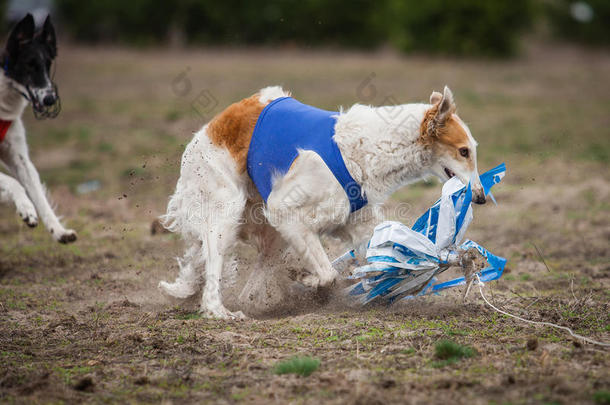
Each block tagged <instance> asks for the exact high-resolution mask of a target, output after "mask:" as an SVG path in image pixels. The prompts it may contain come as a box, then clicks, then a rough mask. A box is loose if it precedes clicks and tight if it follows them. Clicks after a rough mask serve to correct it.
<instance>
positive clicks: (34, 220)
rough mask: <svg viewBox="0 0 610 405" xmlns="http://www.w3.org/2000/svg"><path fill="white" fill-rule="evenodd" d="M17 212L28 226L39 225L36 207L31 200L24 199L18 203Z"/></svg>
mask: <svg viewBox="0 0 610 405" xmlns="http://www.w3.org/2000/svg"><path fill="white" fill-rule="evenodd" d="M17 213H19V216H20V217H21V219H22V220H23V222H25V224H26V225H27V226H29V227H30V228H34V227H35V226H36V225H38V215H37V214H36V209H35V208H34V205H32V203H31V202H30V201H29V200H26V201H23V202H21V203H20V204H18V205H17Z"/></svg>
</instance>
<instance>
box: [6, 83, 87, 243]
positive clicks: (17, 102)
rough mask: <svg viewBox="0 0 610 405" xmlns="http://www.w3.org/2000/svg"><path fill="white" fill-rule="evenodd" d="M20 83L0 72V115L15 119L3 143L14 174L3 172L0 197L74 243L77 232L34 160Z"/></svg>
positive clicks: (23, 215)
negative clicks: (61, 214)
mask: <svg viewBox="0 0 610 405" xmlns="http://www.w3.org/2000/svg"><path fill="white" fill-rule="evenodd" d="M16 86H17V85H16V83H14V82H13V81H12V80H11V79H9V78H7V77H6V76H5V75H3V74H0V118H1V119H4V120H7V121H12V124H11V126H10V128H9V130H8V131H7V133H6V137H5V138H4V141H2V142H1V143H0V161H1V162H2V164H3V165H4V167H5V168H6V169H7V170H8V171H9V172H10V174H11V175H12V177H10V176H8V175H6V174H3V173H0V200H1V201H3V202H7V201H13V202H14V203H15V206H16V208H17V212H18V213H19V215H20V216H21V218H22V219H23V220H24V221H25V222H26V223H27V224H28V225H29V226H36V225H37V224H38V215H40V218H41V220H42V222H43V223H44V224H45V226H46V227H47V229H48V230H49V231H50V232H51V234H52V235H53V238H55V240H57V241H61V242H72V241H74V240H75V239H76V232H74V231H73V230H70V229H65V228H64V227H63V226H62V225H61V223H60V222H59V219H58V218H57V216H56V215H55V213H54V212H53V209H52V207H51V204H49V202H48V200H47V197H46V193H45V190H44V187H43V186H42V184H41V182H40V176H39V175H38V172H37V171H36V168H35V167H34V164H33V163H32V161H31V160H30V157H29V153H28V146H27V143H26V139H25V128H24V126H23V122H22V120H21V115H22V114H23V111H24V109H25V107H26V106H27V102H26V100H25V99H24V98H23V96H22V95H21V94H19V92H18V91H17V90H16V89H15V87H16Z"/></svg>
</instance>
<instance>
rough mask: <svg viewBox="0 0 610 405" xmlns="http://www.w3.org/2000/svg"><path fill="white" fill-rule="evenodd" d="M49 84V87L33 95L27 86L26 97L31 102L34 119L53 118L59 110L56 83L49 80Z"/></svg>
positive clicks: (59, 101)
mask: <svg viewBox="0 0 610 405" xmlns="http://www.w3.org/2000/svg"><path fill="white" fill-rule="evenodd" d="M51 86H52V87H51V88H50V89H48V90H46V91H44V92H41V93H42V94H40V95H38V94H36V95H35V94H34V92H33V91H32V89H31V88H30V87H27V91H28V97H27V98H29V101H30V102H31V103H32V110H33V111H34V117H36V119H39V120H42V119H45V118H55V117H57V116H58V115H59V112H60V111H61V99H60V98H59V92H58V90H57V85H56V84H55V83H54V82H51Z"/></svg>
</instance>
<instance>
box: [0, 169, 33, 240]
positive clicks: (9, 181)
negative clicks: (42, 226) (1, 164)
mask: <svg viewBox="0 0 610 405" xmlns="http://www.w3.org/2000/svg"><path fill="white" fill-rule="evenodd" d="M0 201H2V202H10V201H12V202H14V203H15V208H16V209H17V213H18V214H19V216H20V217H21V219H23V222H25V223H26V224H27V226H29V227H32V228H33V227H35V226H36V225H38V215H37V214H36V209H35V208H34V204H32V202H31V201H30V199H29V198H28V196H27V194H26V192H25V189H24V188H23V187H22V186H21V184H19V182H18V181H17V180H15V179H14V178H12V177H10V176H7V175H6V174H4V173H0Z"/></svg>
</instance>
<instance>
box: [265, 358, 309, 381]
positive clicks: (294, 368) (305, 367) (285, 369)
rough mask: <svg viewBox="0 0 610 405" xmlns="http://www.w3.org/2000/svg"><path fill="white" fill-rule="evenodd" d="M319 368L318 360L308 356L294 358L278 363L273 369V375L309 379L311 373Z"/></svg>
mask: <svg viewBox="0 0 610 405" xmlns="http://www.w3.org/2000/svg"><path fill="white" fill-rule="evenodd" d="M318 367H320V360H318V359H314V358H312V357H308V356H303V357H301V356H295V357H292V358H290V359H288V360H283V361H280V362H279V363H278V364H276V365H275V367H273V372H274V373H275V374H279V375H282V374H297V375H300V376H301V377H309V376H310V375H311V373H313V372H314V371H316V370H317V369H318Z"/></svg>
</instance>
